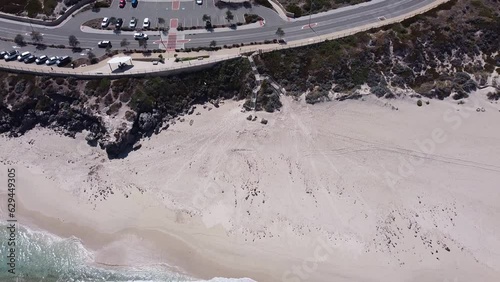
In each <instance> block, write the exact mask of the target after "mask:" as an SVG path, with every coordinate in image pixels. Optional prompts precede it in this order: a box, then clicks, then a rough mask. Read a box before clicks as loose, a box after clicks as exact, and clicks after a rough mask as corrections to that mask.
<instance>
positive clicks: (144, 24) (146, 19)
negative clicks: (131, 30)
mask: <svg viewBox="0 0 500 282" xmlns="http://www.w3.org/2000/svg"><path fill="white" fill-rule="evenodd" d="M150 25H151V22H150V21H149V18H145V19H144V21H143V22H142V28H149V26H150Z"/></svg>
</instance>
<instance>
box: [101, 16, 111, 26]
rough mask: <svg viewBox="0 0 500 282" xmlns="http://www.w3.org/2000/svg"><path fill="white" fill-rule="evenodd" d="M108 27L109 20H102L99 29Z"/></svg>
mask: <svg viewBox="0 0 500 282" xmlns="http://www.w3.org/2000/svg"><path fill="white" fill-rule="evenodd" d="M108 25H109V19H108V18H107V17H105V18H104V19H102V23H101V27H102V28H106V27H108Z"/></svg>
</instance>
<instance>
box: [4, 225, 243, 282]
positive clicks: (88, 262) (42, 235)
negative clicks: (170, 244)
mask: <svg viewBox="0 0 500 282" xmlns="http://www.w3.org/2000/svg"><path fill="white" fill-rule="evenodd" d="M9 234H10V232H9V230H7V223H6V222H0V281H1V282H8V281H19V282H21V281H26V282H32V281H33V282H35V281H36V282H42V281H43V282H77V281H89V282H90V281H92V282H94V281H95V282H97V281H144V282H146V281H165V282H170V281H179V282H180V281H200V280H195V279H193V278H190V277H186V276H184V275H180V274H177V273H173V272H170V271H168V270H166V269H164V268H159V267H148V268H123V267H120V268H108V267H99V266H95V265H93V264H92V262H93V254H92V252H90V251H88V250H86V249H85V248H84V246H83V245H82V244H81V242H80V241H79V240H78V239H77V238H60V237H57V236H55V235H52V234H49V233H47V232H42V231H35V230H31V229H29V228H26V227H24V226H20V225H17V236H16V249H17V250H16V265H15V273H16V274H15V275H13V274H11V273H9V272H8V270H9V269H10V267H9V266H8V265H7V263H8V258H7V254H8V250H9V248H11V247H9V246H8V241H7V239H8V238H9ZM210 281H211V282H236V281H238V282H251V281H253V280H252V279H247V278H242V279H233V278H214V279H212V280H210Z"/></svg>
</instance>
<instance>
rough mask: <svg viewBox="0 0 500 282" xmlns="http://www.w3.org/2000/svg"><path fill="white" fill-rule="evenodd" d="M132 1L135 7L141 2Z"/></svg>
mask: <svg viewBox="0 0 500 282" xmlns="http://www.w3.org/2000/svg"><path fill="white" fill-rule="evenodd" d="M131 3H132V7H134V8H135V7H137V4H139V1H137V0H132V1H131Z"/></svg>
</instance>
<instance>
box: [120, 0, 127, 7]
mask: <svg viewBox="0 0 500 282" xmlns="http://www.w3.org/2000/svg"><path fill="white" fill-rule="evenodd" d="M125 3H126V2H125V0H120V8H123V7H125Z"/></svg>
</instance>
